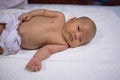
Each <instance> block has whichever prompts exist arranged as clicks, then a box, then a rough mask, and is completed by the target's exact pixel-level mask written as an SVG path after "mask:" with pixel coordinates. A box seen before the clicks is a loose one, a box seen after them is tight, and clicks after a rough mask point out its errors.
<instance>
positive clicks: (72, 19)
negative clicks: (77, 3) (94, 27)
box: [68, 17, 77, 22]
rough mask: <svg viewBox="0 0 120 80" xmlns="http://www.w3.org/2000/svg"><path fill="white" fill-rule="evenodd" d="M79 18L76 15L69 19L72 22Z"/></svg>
mask: <svg viewBox="0 0 120 80" xmlns="http://www.w3.org/2000/svg"><path fill="white" fill-rule="evenodd" d="M76 19H77V18H76V17H72V18H71V19H69V20H68V21H70V22H74V21H75V20H76Z"/></svg>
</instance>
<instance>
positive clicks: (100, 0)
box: [0, 0, 120, 10]
mask: <svg viewBox="0 0 120 80" xmlns="http://www.w3.org/2000/svg"><path fill="white" fill-rule="evenodd" d="M27 4H77V5H99V6H119V5H120V0H0V10H1V9H9V8H21V9H22V8H24V6H26V5H27Z"/></svg>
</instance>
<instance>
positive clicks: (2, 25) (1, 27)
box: [0, 23, 5, 35]
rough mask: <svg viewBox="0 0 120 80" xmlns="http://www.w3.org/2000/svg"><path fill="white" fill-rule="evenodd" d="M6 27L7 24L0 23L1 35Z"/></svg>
mask: <svg viewBox="0 0 120 80" xmlns="http://www.w3.org/2000/svg"><path fill="white" fill-rule="evenodd" d="M4 29H5V24H2V23H0V35H1V33H2V31H3V30H4Z"/></svg>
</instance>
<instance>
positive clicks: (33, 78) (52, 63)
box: [0, 4, 120, 80]
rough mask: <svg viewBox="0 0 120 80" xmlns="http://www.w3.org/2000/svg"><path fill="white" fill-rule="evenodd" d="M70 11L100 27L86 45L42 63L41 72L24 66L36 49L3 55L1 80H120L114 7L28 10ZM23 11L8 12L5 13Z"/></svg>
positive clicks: (119, 32)
mask: <svg viewBox="0 0 120 80" xmlns="http://www.w3.org/2000/svg"><path fill="white" fill-rule="evenodd" d="M38 8H42V9H53V10H69V11H70V12H71V13H72V14H73V15H74V16H76V17H78V16H88V17H90V18H92V19H93V20H94V21H95V23H96V25H97V34H96V36H95V38H94V39H93V40H92V41H91V42H90V43H89V44H87V45H84V46H80V47H77V48H69V49H67V50H65V51H62V52H59V53H56V54H54V55H52V56H51V57H50V58H48V59H47V60H45V61H43V62H42V64H43V67H42V70H41V71H39V72H28V71H26V70H25V65H26V64H27V62H28V61H29V60H30V59H31V58H32V56H33V55H34V54H35V52H36V50H33V51H27V50H21V51H19V52H18V54H15V55H10V56H0V80H120V43H119V42H120V36H119V35H120V18H119V17H118V16H117V15H116V14H115V12H114V11H113V10H112V9H111V7H110V8H109V7H105V6H104V7H102V6H101V7H99V6H80V5H47V4H46V5H28V6H26V9H38ZM19 11H24V10H7V11H6V13H9V12H10V13H11V12H19Z"/></svg>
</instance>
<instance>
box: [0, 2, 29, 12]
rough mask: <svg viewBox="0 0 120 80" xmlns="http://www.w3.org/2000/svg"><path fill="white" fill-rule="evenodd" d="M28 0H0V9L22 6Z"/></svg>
mask: <svg viewBox="0 0 120 80" xmlns="http://www.w3.org/2000/svg"><path fill="white" fill-rule="evenodd" d="M27 3H28V0H0V10H2V9H9V8H24V7H25V6H26V5H27Z"/></svg>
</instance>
